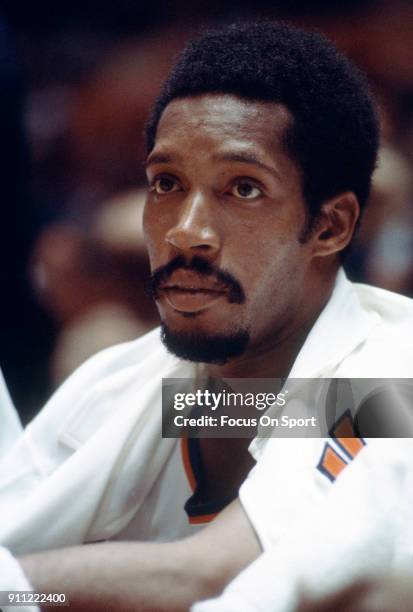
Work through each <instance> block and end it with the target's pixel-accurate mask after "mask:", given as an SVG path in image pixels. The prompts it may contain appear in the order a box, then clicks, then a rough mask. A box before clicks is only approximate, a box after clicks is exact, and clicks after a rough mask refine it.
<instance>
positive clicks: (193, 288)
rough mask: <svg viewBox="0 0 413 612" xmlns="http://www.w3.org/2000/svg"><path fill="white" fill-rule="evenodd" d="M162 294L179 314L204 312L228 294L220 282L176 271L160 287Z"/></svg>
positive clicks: (191, 273)
mask: <svg viewBox="0 0 413 612" xmlns="http://www.w3.org/2000/svg"><path fill="white" fill-rule="evenodd" d="M160 292H161V294H163V295H164V296H165V299H166V301H167V302H168V304H169V305H170V306H172V308H174V310H178V311H179V312H197V311H200V310H204V309H206V308H208V307H209V306H211V305H212V304H213V303H214V302H216V301H217V300H219V299H221V298H222V297H225V296H226V295H227V294H228V291H227V289H226V288H224V287H223V286H222V284H220V283H219V282H218V281H215V280H214V279H208V278H203V277H201V276H200V275H199V274H196V273H194V272H190V271H183V270H178V271H176V272H175V273H174V274H173V275H172V277H171V278H170V279H169V281H168V282H167V283H165V284H164V285H162V286H161V287H160Z"/></svg>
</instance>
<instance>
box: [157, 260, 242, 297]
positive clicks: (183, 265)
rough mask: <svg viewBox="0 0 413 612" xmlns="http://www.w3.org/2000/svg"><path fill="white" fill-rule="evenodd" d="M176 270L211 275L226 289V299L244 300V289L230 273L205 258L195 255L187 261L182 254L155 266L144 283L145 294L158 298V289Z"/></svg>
mask: <svg viewBox="0 0 413 612" xmlns="http://www.w3.org/2000/svg"><path fill="white" fill-rule="evenodd" d="M176 270H190V271H191V272H196V273H197V274H199V275H200V276H213V277H214V278H215V279H216V280H217V281H218V282H219V284H220V285H222V287H223V288H224V289H227V290H228V301H229V302H230V303H231V304H243V303H244V302H245V293H244V290H243V288H242V286H241V284H240V283H239V282H238V281H237V279H236V278H234V276H232V274H230V273H229V272H226V271H225V270H220V269H219V268H217V267H216V266H214V265H212V264H211V263H210V262H209V261H207V260H206V259H203V258H202V257H199V256H197V255H196V256H195V257H193V258H192V259H191V261H190V262H187V260H186V259H185V257H183V256H182V255H178V256H177V257H174V259H171V261H169V262H168V263H167V264H165V265H164V266H159V268H156V270H154V271H153V272H152V274H151V276H150V277H149V279H148V280H147V281H146V283H145V291H146V293H147V295H149V296H150V297H152V298H153V299H154V300H156V299H158V298H159V289H160V288H161V286H162V285H163V284H165V283H166V282H167V280H168V279H169V278H170V277H171V276H172V274H173V273H174V272H175V271H176Z"/></svg>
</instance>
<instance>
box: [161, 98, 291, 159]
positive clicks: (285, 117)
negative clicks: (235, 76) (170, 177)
mask: <svg viewBox="0 0 413 612" xmlns="http://www.w3.org/2000/svg"><path fill="white" fill-rule="evenodd" d="M291 123H292V116H291V114H290V112H289V111H288V109H287V108H286V107H285V106H284V105H282V104H276V103H274V102H262V101H249V100H244V99H241V98H238V97H236V96H233V95H228V94H204V95H199V96H195V97H189V98H177V99H175V100H173V101H172V102H171V103H170V104H168V106H167V107H166V108H165V110H164V112H163V113H162V116H161V119H160V121H159V125H158V129H157V132H156V139H155V148H156V149H157V148H159V147H161V148H162V147H170V146H173V145H174V144H178V143H179V144H184V143H185V144H186V142H187V141H189V140H194V139H204V140H208V141H209V142H212V143H213V144H214V145H216V146H217V147H219V146H221V145H222V146H225V147H229V148H231V149H233V148H235V149H240V150H242V149H244V148H248V149H251V148H256V149H260V150H262V151H263V152H265V153H267V154H271V153H280V152H282V149H283V147H282V136H283V134H284V132H285V130H286V128H287V127H288V126H289V125H291Z"/></svg>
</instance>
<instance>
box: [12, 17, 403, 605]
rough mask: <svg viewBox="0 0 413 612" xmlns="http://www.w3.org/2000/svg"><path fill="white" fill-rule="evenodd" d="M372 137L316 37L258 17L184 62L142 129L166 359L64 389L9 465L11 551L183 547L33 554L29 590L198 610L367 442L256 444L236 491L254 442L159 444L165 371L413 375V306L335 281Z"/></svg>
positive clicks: (366, 105) (133, 355) (360, 196)
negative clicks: (196, 605)
mask: <svg viewBox="0 0 413 612" xmlns="http://www.w3.org/2000/svg"><path fill="white" fill-rule="evenodd" d="M377 140H378V129H377V121H376V117H375V113H374V110H373V107H372V103H371V100H370V96H369V93H368V89H367V86H366V84H365V82H364V80H363V79H362V77H361V76H360V75H359V74H358V72H357V71H356V70H355V69H354V68H352V67H351V66H350V65H349V64H348V62H347V61H346V60H345V59H344V58H343V57H342V56H341V55H340V54H339V53H338V52H337V51H336V50H335V49H334V48H333V47H332V46H331V45H330V44H329V43H328V42H326V41H325V40H324V39H323V38H321V37H319V36H317V35H312V34H308V33H305V32H302V31H299V30H295V29H293V28H289V27H286V26H280V25H271V24H268V23H262V24H245V25H240V26H231V27H228V28H224V29H223V30H220V31H218V32H212V33H209V34H206V35H205V36H204V37H202V38H201V39H200V40H199V41H195V42H194V43H193V44H192V45H190V46H189V47H188V48H187V49H186V50H185V51H184V52H183V54H182V56H181V58H180V60H179V61H178V64H177V66H176V67H175V69H174V70H173V72H172V74H171V76H170V78H169V79H168V81H167V83H166V84H165V86H164V89H163V91H162V92H161V95H160V97H159V99H158V102H157V104H156V106H155V109H154V112H153V115H152V118H151V121H150V124H149V128H148V153H149V155H148V160H147V173H148V181H149V194H148V200H147V204H146V210H145V216H144V229H145V234H146V241H147V246H148V250H149V256H150V261H151V267H152V271H153V274H152V285H151V289H152V293H153V296H154V298H155V299H156V301H157V305H158V308H159V312H160V314H161V318H162V321H163V324H162V338H163V341H164V343H165V345H166V346H167V348H168V349H169V351H170V352H172V353H173V354H174V355H175V357H173V356H171V355H168V354H167V353H166V351H165V349H164V348H163V346H162V345H161V344H160V341H159V332H158V331H155V332H152V333H151V334H149V335H148V336H145V337H144V338H143V339H141V340H139V341H137V342H136V343H132V344H130V345H126V346H119V347H114V348H113V349H109V350H108V351H105V352H104V353H102V354H100V355H98V356H96V357H95V358H93V359H92V360H91V361H90V362H89V363H88V364H86V365H85V366H83V367H82V368H81V369H80V370H79V372H78V373H76V374H75V375H74V376H73V377H72V378H71V379H70V380H69V381H67V383H66V384H65V385H64V386H63V387H62V389H61V390H60V391H59V392H58V393H57V394H56V396H55V398H53V399H52V400H51V401H50V402H49V404H48V405H47V406H46V407H45V409H44V410H43V411H42V412H41V413H40V415H39V416H38V417H37V419H36V420H35V421H34V422H33V423H32V425H31V426H30V427H29V428H28V429H27V431H26V433H25V435H24V437H23V438H22V439H21V441H20V442H19V443H18V444H17V445H16V447H15V448H14V450H13V452H12V453H11V454H10V455H9V456H8V458H7V464H6V461H4V462H3V464H2V465H1V466H0V468H1V472H2V474H4V473H7V474H8V481H7V486H6V487H4V483H3V487H4V488H3V490H4V491H5V493H4V495H3V498H2V507H3V508H8V512H7V513H6V514H5V516H4V517H2V525H1V526H0V540H1V541H2V542H3V543H4V544H5V545H7V546H9V547H10V548H11V549H12V550H13V551H14V552H15V553H16V554H26V553H27V552H35V551H40V550H46V549H50V548H58V547H63V546H68V545H73V544H81V543H84V542H96V541H101V540H107V539H122V540H132V539H139V540H152V541H155V540H156V541H158V542H164V541H165V540H175V539H177V538H183V539H180V540H179V541H176V542H170V543H151V544H144V543H136V542H135V543H132V542H117V543H114V542H111V543H105V544H93V543H91V544H90V545H89V546H87V547H83V548H79V547H72V548H69V549H64V550H61V551H54V552H49V553H45V554H40V555H39V554H37V555H33V556H32V557H28V558H26V559H24V560H23V561H22V563H23V567H24V568H25V570H26V573H27V575H28V577H29V578H30V579H31V581H32V583H33V584H34V585H35V586H36V587H38V588H39V589H43V590H44V589H46V590H53V591H62V590H64V591H69V592H70V596H71V605H72V607H74V609H76V608H79V609H82V607H87V609H88V610H92V609H96V610H98V609H102V608H103V607H104V608H105V609H112V608H114V609H145V610H150V609H156V610H159V609H169V610H175V609H185V608H188V606H189V605H190V604H191V603H192V602H193V601H196V600H198V599H203V598H205V597H206V596H208V595H213V594H216V593H218V592H219V591H220V590H222V588H223V586H224V585H225V584H226V583H227V582H228V581H229V579H230V578H231V577H233V576H234V575H235V574H237V573H238V572H239V571H240V570H241V569H242V568H243V567H245V566H246V565H247V564H249V563H250V562H251V561H252V560H253V559H254V558H256V557H257V556H258V554H259V553H260V550H261V546H263V547H266V546H267V545H271V543H272V542H273V541H274V540H277V539H279V538H281V537H282V535H283V533H284V531H285V530H286V529H287V528H288V525H289V524H290V523H291V521H293V520H295V519H297V520H298V518H299V516H300V513H302V511H303V510H302V509H303V508H306V507H307V506H308V505H309V504H312V503H315V502H316V501H317V500H319V499H321V498H322V497H323V496H324V495H325V493H326V492H327V491H328V490H329V489H330V488H331V483H332V482H333V481H334V480H335V478H336V476H337V475H338V473H339V472H340V471H341V470H342V469H343V468H344V467H345V466H346V465H347V464H348V463H350V462H351V461H352V460H353V459H354V458H355V456H356V454H357V453H358V451H360V450H361V449H362V447H363V443H362V442H360V441H358V443H356V446H355V447H353V448H352V449H350V450H351V453H347V452H346V447H345V445H344V446H343V443H342V440H341V441H340V439H338V438H337V440H333V441H331V442H329V441H327V442H326V441H324V440H313V439H306V440H277V441H276V444H274V445H273V444H272V441H271V440H269V441H268V440H264V439H261V440H260V439H257V440H255V441H254V443H253V445H252V446H251V454H252V456H253V457H254V459H255V460H257V461H258V464H257V466H256V467H255V469H254V470H253V472H252V473H251V477H250V478H248V479H247V480H246V482H245V483H244V485H243V486H242V487H241V491H240V498H239V499H238V498H237V493H238V489H239V486H240V485H241V483H242V482H243V481H244V480H245V478H246V476H247V474H248V473H249V471H250V470H251V467H252V465H253V459H252V456H251V455H250V454H249V453H248V451H247V446H248V441H247V440H244V439H226V440H225V439H224V440H223V439H213V438H212V439H211V438H210V439H202V440H200V441H199V442H197V441H195V442H194V441H192V442H191V441H189V443H188V444H182V445H181V443H178V442H177V441H176V440H173V439H162V440H161V437H160V420H161V414H160V412H161V411H160V379H161V378H162V377H164V378H166V377H171V378H185V377H188V376H189V377H191V376H192V377H194V376H195V375H196V370H197V367H196V366H194V365H193V364H192V363H191V362H195V363H202V364H205V365H204V369H205V370H206V372H207V374H208V375H209V376H211V377H218V378H220V377H225V378H229V377H238V378H239V377H246V378H254V377H255V378H257V377H278V378H282V379H285V378H287V377H288V376H289V377H297V378H300V377H301V378H306V377H308V378H310V377H340V376H345V377H351V376H360V375H363V376H366V377H368V376H376V377H380V376H386V377H389V376H393V375H397V376H399V377H402V376H409V374H410V373H411V369H410V367H411V366H410V363H411V358H410V355H411V352H412V351H411V349H412V347H411V344H410V337H409V334H408V332H409V331H410V330H411V325H412V305H411V302H410V301H409V300H407V299H406V298H402V297H401V296H396V295H394V294H389V293H387V292H384V291H380V290H376V289H373V288H369V287H353V286H352V285H351V284H350V283H349V282H348V281H347V280H346V278H345V275H344V273H343V271H342V270H341V269H340V262H341V257H342V253H343V251H344V250H345V249H346V248H347V247H348V245H349V243H350V241H351V238H352V235H353V232H354V229H355V226H356V224H357V221H358V218H359V216H360V208H361V207H363V206H364V205H365V203H366V200H367V196H368V192H369V187H370V180H371V173H372V171H373V169H374V165H375V159H376V153H377ZM396 373H397V374H396ZM52 432H53V433H52ZM181 446H182V457H181V448H180V447H181ZM267 449H268V450H267ZM270 450H271V454H272V457H273V460H274V461H273V462H271V474H270V481H268V479H267V477H265V478H264V481H265V482H262V474H266V475H268V472H267V471H264V472H261V470H260V459H261V455H262V454H263V453H267V452H270ZM362 455H363V453H362V452H361V453H360V456H362ZM266 465H267V468H268V465H269V463H268V462H266ZM185 466H186V467H187V468H188V467H189V468H191V469H189V470H188V476H186V474H185V469H184V468H185ZM12 469H13V470H14V474H16V476H14V477H12V478H11V479H10V470H12ZM0 484H1V483H0ZM262 484H263V485H264V488H266V489H267V491H268V489H270V490H271V492H272V493H273V495H272V499H273V503H272V505H271V510H274V509H275V512H273V511H272V512H271V515H268V514H267V510H266V508H265V507H263V506H262V504H261V503H260V502H261V499H260V495H261V494H262V486H261V485H262ZM191 485H192V487H193V488H194V490H192V491H191ZM275 494H276V497H277V502H276V501H275V497H274V496H275ZM188 498H189V499H188ZM22 499H23V500H24V504H22V503H21V500H22ZM231 500H233V501H232V502H231ZM230 502H231V503H230ZM224 506H227V507H226V508H225V509H224V510H223V511H222V512H220V510H222V508H223V507H224ZM27 508H30V512H27ZM184 509H185V510H186V512H185V510H184ZM217 512H220V514H219V516H218V517H217V518H216V519H215V520H213V521H212V522H211V524H210V525H208V527H206V528H205V529H203V530H202V531H200V532H199V533H195V530H196V529H198V528H199V525H200V524H202V523H206V522H208V521H211V519H212V518H213V517H214V516H215V514H216V513H217ZM188 517H189V520H190V521H192V524H189V523H188ZM256 534H258V539H259V540H260V542H259V541H258V539H257V535H256ZM185 536H189V537H185ZM113 585H116V586H115V587H113Z"/></svg>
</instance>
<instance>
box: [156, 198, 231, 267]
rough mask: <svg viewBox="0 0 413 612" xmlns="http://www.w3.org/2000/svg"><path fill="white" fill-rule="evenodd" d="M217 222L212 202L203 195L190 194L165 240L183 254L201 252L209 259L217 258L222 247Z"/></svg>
mask: <svg viewBox="0 0 413 612" xmlns="http://www.w3.org/2000/svg"><path fill="white" fill-rule="evenodd" d="M217 221H218V220H217V218H216V212H215V213H214V206H213V203H212V202H211V200H209V199H208V198H207V197H206V196H205V195H204V194H202V193H196V194H192V195H191V194H189V195H188V197H187V198H186V199H185V201H184V202H183V203H182V208H181V209H180V212H179V217H178V219H177V221H176V223H175V225H174V226H173V227H171V229H170V230H169V231H168V232H167V234H166V236H165V240H166V242H167V243H168V244H170V245H171V246H172V247H173V248H174V249H176V250H178V251H180V252H182V253H187V254H190V255H194V254H196V251H201V252H202V254H204V255H207V256H209V257H211V256H215V255H216V254H217V253H218V251H219V249H220V246H221V239H220V234H219V231H218V229H217Z"/></svg>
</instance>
